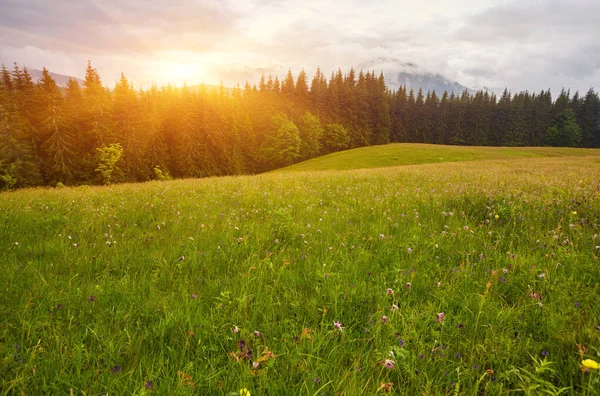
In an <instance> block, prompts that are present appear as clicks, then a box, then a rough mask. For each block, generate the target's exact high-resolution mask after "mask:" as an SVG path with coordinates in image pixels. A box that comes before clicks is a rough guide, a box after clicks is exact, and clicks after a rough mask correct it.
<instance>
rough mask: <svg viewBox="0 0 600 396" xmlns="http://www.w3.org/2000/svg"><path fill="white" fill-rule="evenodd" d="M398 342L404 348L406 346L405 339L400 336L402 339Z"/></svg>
mask: <svg viewBox="0 0 600 396" xmlns="http://www.w3.org/2000/svg"><path fill="white" fill-rule="evenodd" d="M398 344H400V346H401V347H402V348H404V340H403V339H402V338H400V339H399V340H398Z"/></svg>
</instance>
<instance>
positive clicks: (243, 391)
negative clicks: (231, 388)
mask: <svg viewBox="0 0 600 396" xmlns="http://www.w3.org/2000/svg"><path fill="white" fill-rule="evenodd" d="M240 396H250V391H249V390H248V389H246V388H242V389H240Z"/></svg>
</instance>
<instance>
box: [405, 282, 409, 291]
mask: <svg viewBox="0 0 600 396" xmlns="http://www.w3.org/2000/svg"><path fill="white" fill-rule="evenodd" d="M405 286H406V288H407V289H408V290H410V282H406V285H405Z"/></svg>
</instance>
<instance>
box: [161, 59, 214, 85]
mask: <svg viewBox="0 0 600 396" xmlns="http://www.w3.org/2000/svg"><path fill="white" fill-rule="evenodd" d="M156 68H157V69H158V70H157V75H160V77H161V80H163V81H164V82H167V83H171V84H175V85H178V86H181V85H183V84H188V85H194V84H198V83H200V82H202V80H203V69H202V66H201V65H200V64H198V63H195V62H181V61H172V60H168V61H161V62H159V64H157V65H156Z"/></svg>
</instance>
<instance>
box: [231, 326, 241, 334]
mask: <svg viewBox="0 0 600 396" xmlns="http://www.w3.org/2000/svg"><path fill="white" fill-rule="evenodd" d="M231 331H233V334H237V333H239V332H240V329H239V328H238V327H237V326H234V327H233V329H232V330H231Z"/></svg>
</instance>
